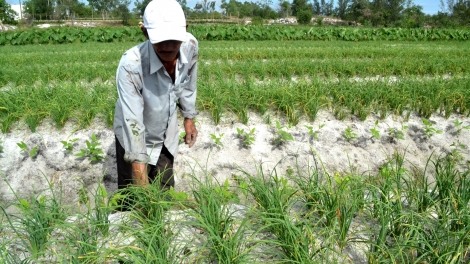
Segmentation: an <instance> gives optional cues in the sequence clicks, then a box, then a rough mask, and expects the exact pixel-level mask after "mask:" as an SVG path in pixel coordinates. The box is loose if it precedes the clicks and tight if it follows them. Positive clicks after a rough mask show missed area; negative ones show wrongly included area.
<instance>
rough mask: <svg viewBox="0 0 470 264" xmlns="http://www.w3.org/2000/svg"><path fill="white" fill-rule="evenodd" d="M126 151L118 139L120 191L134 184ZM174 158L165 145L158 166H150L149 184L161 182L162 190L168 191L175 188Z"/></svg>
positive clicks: (117, 157) (117, 153)
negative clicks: (125, 154)
mask: <svg viewBox="0 0 470 264" xmlns="http://www.w3.org/2000/svg"><path fill="white" fill-rule="evenodd" d="M125 152H126V151H125V150H124V148H123V147H122V146H121V144H120V143H119V140H118V139H117V137H116V160H117V172H118V189H124V188H126V187H127V186H128V185H129V184H133V180H132V165H131V163H129V162H127V161H125V160H124V153H125ZM174 161H175V160H174V157H173V155H171V153H170V152H169V151H168V149H167V148H166V147H165V145H163V147H162V151H161V152H160V157H159V158H158V161H157V164H156V165H150V164H149V165H148V166H147V171H148V178H149V182H150V183H153V182H154V181H155V180H159V181H160V188H161V189H162V190H167V189H169V188H170V187H175V179H174V178H173V173H174V172H173V163H174Z"/></svg>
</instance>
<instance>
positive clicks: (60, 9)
mask: <svg viewBox="0 0 470 264" xmlns="http://www.w3.org/2000/svg"><path fill="white" fill-rule="evenodd" d="M19 1H21V0H19ZM23 1H24V2H23V10H22V13H23V14H22V16H23V17H24V18H27V19H30V20H66V19H67V20H74V19H77V18H92V19H102V20H107V19H110V18H113V19H122V21H123V22H124V24H126V23H128V21H129V19H131V18H136V19H139V18H140V17H141V15H142V14H143V12H144V9H145V6H146V5H147V4H148V3H149V2H150V1H151V0H140V1H139V0H136V1H135V2H134V6H135V8H134V9H133V10H132V11H131V10H129V5H130V0H88V4H85V3H83V2H80V1H79V0H23ZM177 1H178V2H179V3H180V4H181V6H182V7H183V10H184V12H185V13H186V16H187V17H188V19H212V20H217V19H224V18H225V19H227V18H246V17H249V18H251V19H252V21H259V23H263V21H264V20H266V19H278V18H285V17H296V18H297V21H298V23H301V24H309V23H312V17H314V18H315V23H317V24H321V23H322V18H324V17H336V18H340V19H342V20H344V21H349V23H350V24H354V25H357V24H358V23H359V24H361V25H364V26H374V27H406V28H416V27H423V26H432V27H461V26H467V27H468V26H470V0H440V4H441V7H440V11H439V12H438V13H437V14H434V15H426V14H424V12H423V7H422V6H420V5H417V4H415V3H414V2H413V0H336V1H334V0H291V1H289V0H279V1H278V2H277V3H273V0H258V1H256V2H251V1H244V2H241V1H237V0H222V2H221V4H220V5H219V6H216V2H215V1H214V0H199V2H197V3H196V4H195V6H193V7H189V6H188V4H187V1H186V0H177ZM15 15H17V14H15V12H14V11H13V10H11V8H10V6H9V4H8V3H6V0H0V19H1V20H2V22H3V23H15V20H14V19H13V18H14V16H15Z"/></svg>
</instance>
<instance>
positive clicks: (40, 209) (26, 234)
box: [0, 178, 66, 260]
mask: <svg viewBox="0 0 470 264" xmlns="http://www.w3.org/2000/svg"><path fill="white" fill-rule="evenodd" d="M46 181H47V182H48V184H49V191H50V192H51V195H48V196H46V195H38V196H35V197H31V199H29V201H28V200H27V199H22V198H20V197H19V196H18V195H17V194H16V192H15V191H14V190H13V189H12V187H11V185H10V184H9V183H8V181H6V180H5V182H6V183H7V185H8V186H9V188H10V189H11V190H12V192H13V194H14V196H15V199H16V201H15V202H14V203H13V206H15V207H16V208H17V209H18V210H19V214H18V215H16V214H8V213H7V212H6V208H5V207H4V206H3V205H1V206H0V209H1V211H2V212H3V217H4V219H5V220H6V221H7V222H8V224H9V228H10V229H11V230H12V231H13V233H14V234H15V235H16V238H17V239H18V240H19V242H20V243H21V245H22V247H24V248H25V249H26V250H28V252H29V253H30V254H31V258H30V260H37V259H38V258H39V257H41V256H42V255H43V254H44V251H45V249H46V247H47V246H48V244H49V239H50V234H51V231H52V230H53V228H54V227H56V226H59V225H61V224H62V223H63V222H64V220H65V218H66V209H65V207H64V206H63V204H62V196H61V195H57V194H56V191H54V190H53V188H52V184H51V183H50V182H49V181H48V180H47V178H46ZM61 191H62V190H61V188H60V190H59V193H61Z"/></svg>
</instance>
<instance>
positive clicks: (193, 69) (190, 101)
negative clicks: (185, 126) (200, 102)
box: [179, 38, 199, 119]
mask: <svg viewBox="0 0 470 264" xmlns="http://www.w3.org/2000/svg"><path fill="white" fill-rule="evenodd" d="M190 43H191V44H192V45H193V48H194V52H193V54H192V57H191V62H190V66H189V70H188V76H189V78H190V79H189V84H188V86H187V87H185V88H184V90H183V91H182V93H181V96H180V98H179V105H180V111H181V115H182V116H183V117H184V118H191V119H192V118H194V117H195V116H196V115H197V114H198V112H197V111H196V94H197V60H198V55H199V54H198V42H197V40H196V39H195V38H191V39H190Z"/></svg>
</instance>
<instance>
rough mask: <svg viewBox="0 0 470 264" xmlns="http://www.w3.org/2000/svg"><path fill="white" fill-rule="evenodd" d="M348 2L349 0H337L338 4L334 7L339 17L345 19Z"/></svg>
mask: <svg viewBox="0 0 470 264" xmlns="http://www.w3.org/2000/svg"><path fill="white" fill-rule="evenodd" d="M350 2H351V1H350V0H338V6H337V7H336V9H335V15H336V16H338V17H339V18H341V19H345V17H346V12H347V10H348V8H349V5H350Z"/></svg>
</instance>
